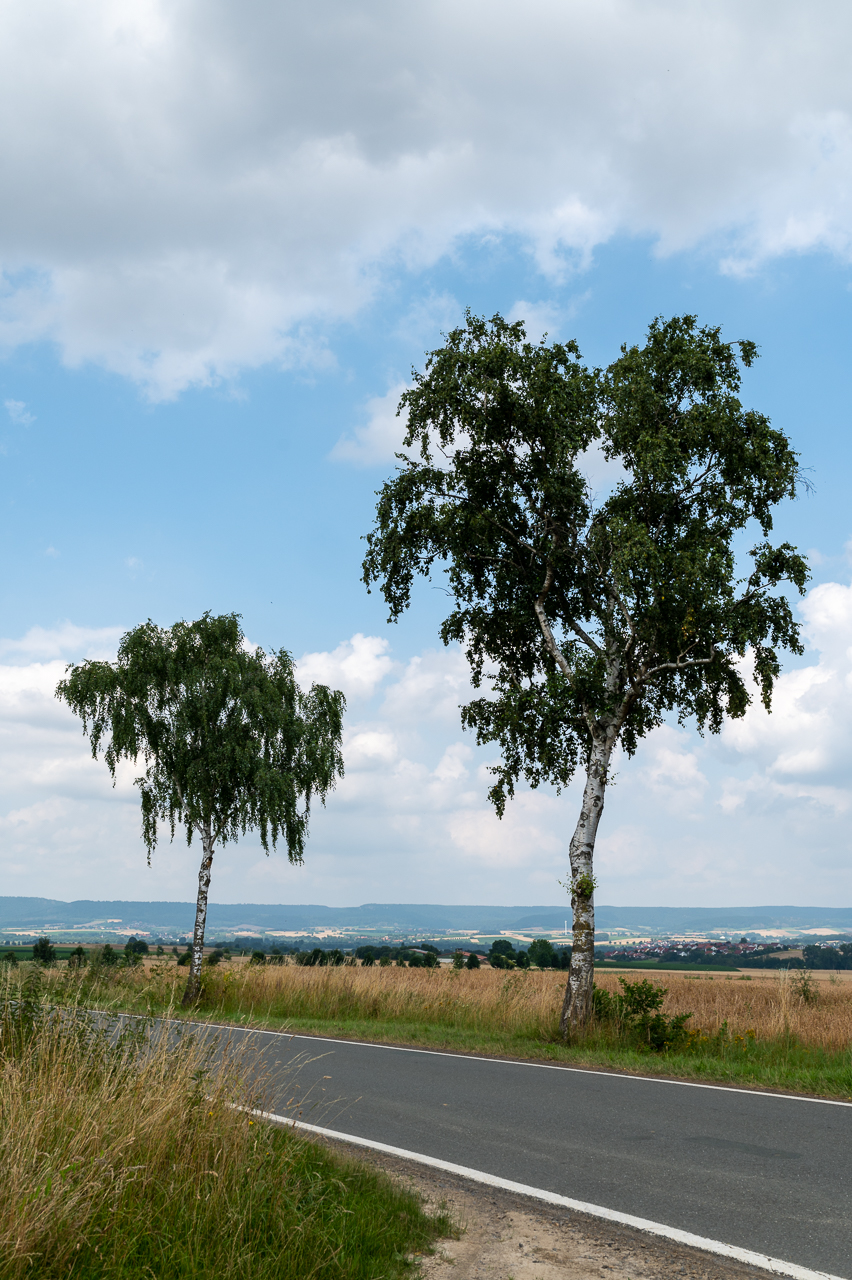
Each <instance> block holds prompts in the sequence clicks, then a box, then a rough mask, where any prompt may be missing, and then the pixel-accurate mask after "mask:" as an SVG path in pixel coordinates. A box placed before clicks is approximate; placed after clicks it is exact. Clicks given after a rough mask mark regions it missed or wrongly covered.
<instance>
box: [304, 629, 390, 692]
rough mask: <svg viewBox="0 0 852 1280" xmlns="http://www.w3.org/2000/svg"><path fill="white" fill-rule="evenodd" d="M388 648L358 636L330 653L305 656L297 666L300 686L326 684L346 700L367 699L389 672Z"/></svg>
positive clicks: (376, 640)
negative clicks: (347, 698) (344, 695)
mask: <svg viewBox="0 0 852 1280" xmlns="http://www.w3.org/2000/svg"><path fill="white" fill-rule="evenodd" d="M389 648H390V645H389V644H388V642H387V640H381V639H379V637H378V636H365V635H362V634H361V633H360V632H359V633H358V634H357V635H354V636H353V637H352V639H351V640H344V641H343V642H342V643H341V644H339V645H338V646H337V648H336V649H332V650H331V651H329V652H320V653H305V654H303V655H302V657H301V658H300V659H299V661H298V662H297V664H296V673H297V676H298V679H299V682H300V684H302V685H303V686H304V687H305V688H307V687H309V686H310V685H312V684H327V685H329V686H330V687H331V688H333V689H340V690H342V692H343V693H345V694H346V696H347V697H355V698H369V697H370V695H371V694H372V693H373V692H374V691H375V689H376V686H377V685H379V684H380V683H381V682H382V680H384V678H385V676H386V675H387V674H388V672H389V671H390V670H391V668H392V666H393V662H392V660H391V658H390V657H389V655H388V649H389Z"/></svg>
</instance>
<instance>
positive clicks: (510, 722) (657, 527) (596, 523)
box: [364, 313, 808, 813]
mask: <svg viewBox="0 0 852 1280" xmlns="http://www.w3.org/2000/svg"><path fill="white" fill-rule="evenodd" d="M756 354H757V353H756V348H755V346H754V344H753V343H750V342H739V343H725V342H723V341H722V339H721V336H720V331H719V329H718V328H713V327H700V326H699V325H698V323H697V321H696V319H695V317H694V316H682V317H676V318H675V319H672V320H668V321H663V320H655V321H654V322H653V323H652V324H651V326H650V328H649V330H648V335H647V340H646V343H645V345H644V346H642V347H630V348H627V347H623V348H622V350H621V355H620V356H619V358H618V359H617V360H616V361H615V362H614V363H613V364H612V365H610V366H609V368H608V369H607V370H605V371H600V370H592V369H588V368H586V367H585V366H584V365H583V364H582V363H581V359H580V354H579V351H578V348H577V346H576V344H575V343H573V342H569V343H567V344H560V343H553V344H547V343H546V342H544V341H542V342H541V343H538V344H533V343H530V342H528V341H527V340H526V336H525V332H524V328H523V325H522V324H520V323H518V324H509V323H507V322H506V321H505V320H504V319H503V318H502V317H501V316H499V315H497V316H495V317H494V318H493V319H492V320H491V321H490V322H489V321H486V320H483V319H479V318H478V317H476V316H473V315H471V314H470V313H468V315H467V320H466V324H465V325H464V326H463V327H462V328H459V329H455V330H453V332H452V333H450V334H449V336H448V338H447V341H446V344H445V346H444V347H443V348H441V349H439V350H436V351H433V352H432V353H431V354H430V355H429V357H428V359H427V362H426V367H425V372H423V373H420V372H416V371H415V372H414V375H413V377H414V386H413V387H412V388H411V390H409V391H407V392H406V393H405V394H404V395H403V397H402V401H401V404H400V409H401V410H405V411H407V414H408V430H407V434H406V437H405V449H406V451H407V452H406V453H405V454H404V455H402V454H401V455H399V458H400V465H399V468H398V470H397V473H396V475H395V476H394V477H393V478H392V479H390V480H388V481H387V482H386V483H385V485H384V486H383V487H382V490H381V492H380V494H379V501H378V507H377V516H376V525H375V528H374V529H373V531H372V532H371V533H370V535H369V537H368V540H367V542H368V549H367V555H366V558H365V561H364V580H365V582H366V584H367V585H368V587H369V586H371V585H372V584H373V583H378V584H380V586H381V590H382V593H383V595H384V597H385V600H386V601H387V604H388V608H389V612H390V618H391V619H392V620H395V619H397V618H398V617H399V616H400V614H401V613H402V612H403V611H404V610H405V609H406V608H407V607H408V605H409V603H410V598H411V591H412V586H413V583H414V580H415V578H416V577H417V576H418V575H424V576H429V575H430V574H431V573H432V572H433V570H440V571H441V572H443V573H445V574H446V581H447V585H448V588H449V592H448V594H449V596H450V599H451V600H452V607H451V610H450V612H449V614H448V616H447V617H446V619H445V621H444V623H443V625H442V627H441V637H442V639H443V641H444V642H445V643H446V644H449V643H451V642H453V641H457V642H459V643H460V644H462V645H463V646H464V648H465V651H466V653H467V657H468V659H469V662H470V665H471V670H472V675H473V681H474V684H475V685H479V684H480V683H481V682H482V680H483V679H484V678H485V673H486V672H488V673H489V675H488V682H489V683H490V684H491V685H492V694H491V695H490V696H488V697H484V698H480V699H476V700H474V701H473V702H471V703H470V704H468V706H467V707H465V708H464V709H463V712H462V719H463V722H464V724H465V725H466V726H467V727H468V728H471V729H473V730H475V732H476V734H477V738H478V740H479V741H480V742H481V743H498V744H499V745H500V748H501V751H502V757H503V759H502V764H501V765H500V766H498V767H497V768H496V770H495V772H496V776H497V780H496V782H495V785H494V786H493V787H492V789H491V793H490V794H491V798H492V800H493V802H494V804H495V805H496V807H497V810H498V812H499V813H502V812H503V809H504V806H505V803H506V798H507V796H510V795H512V794H513V789H514V784H515V782H516V780H517V779H518V778H519V777H520V776H523V777H525V778H526V779H527V781H528V782H529V783H530V785H532V786H538V785H539V784H540V783H542V782H550V783H552V784H553V785H554V786H555V787H557V789H559V788H562V787H564V786H565V785H567V783H568V782H569V781H570V779H571V777H572V776H573V774H574V772H575V770H576V768H577V767H578V765H585V764H586V763H587V762H588V761H589V759H590V755H591V751H592V747H593V743H594V742H595V741H596V740H597V736H599V735H600V734H601V733H602V732H603V731H604V728H605V727H606V726H609V731H610V739H611V737H612V734H614V735H615V736H616V737H619V738H620V740H621V742H622V744H623V746H624V748H625V750H626V751H627V753H628V754H632V753H633V752H634V751H635V750H636V746H637V743H638V741H639V739H640V738H642V737H643V736H644V735H645V734H647V733H648V732H649V731H650V730H651V729H652V728H654V726H656V725H659V724H660V723H661V722H662V720H663V719H664V717H665V716H666V715H667V714H668V713H670V712H675V713H676V715H677V717H678V718H679V719H680V720H685V719H686V718H688V717H694V719H695V721H696V722H697V724H698V726H699V728H701V729H704V728H709V729H710V730H711V731H713V732H716V731H718V730H719V728H720V727H721V724H722V721H723V718H724V716H725V715H732V716H741V715H742V714H743V713H744V712H745V710H746V708H747V706H748V705H749V702H750V700H751V693H750V688H749V684H748V676H747V673H746V671H745V670H744V667H743V663H742V659H743V657H744V656H745V655H746V654H747V653H750V654H751V655H752V657H753V660H754V670H755V673H756V677H757V680H758V684H759V687H760V694H761V698H762V700H763V702H764V704H765V705H766V706H767V707H769V705H770V699H771V693H772V687H773V683H774V680H775V678H776V677H777V675H778V673H779V670H780V658H779V651H780V650H782V649H789V650H791V651H792V652H794V653H800V652H801V651H802V650H801V644H800V641H799V628H798V625H797V623H796V622H795V621H794V619H793V614H792V610H791V607H790V604H789V601H788V598H787V594H786V591H785V589H784V584H788V583H789V584H792V585H793V587H794V588H795V589H797V590H799V591H803V590H804V586H805V583H806V581H807V577H808V571H807V566H806V564H805V561H804V560H803V558H802V557H801V556H800V555H798V553H797V552H796V551H795V549H794V548H793V547H791V546H790V545H789V544H787V543H783V544H781V545H770V543H769V542H768V541H767V540H766V539H767V537H768V535H769V533H770V531H771V528H772V511H773V508H774V507H775V506H776V505H777V504H778V503H779V502H781V501H782V500H783V499H785V498H792V497H793V496H794V495H795V494H796V492H797V490H798V488H799V487H800V486H801V474H800V471H799V464H798V459H797V457H796V454H795V453H794V452H793V450H792V449H791V448H790V445H789V442H788V441H787V439H786V437H785V436H784V434H783V433H782V432H781V431H779V430H777V429H776V428H773V427H772V426H771V425H770V423H769V421H768V419H767V418H765V417H764V416H763V415H762V414H760V413H757V412H755V411H752V410H747V409H744V408H743V406H742V404H741V403H740V400H739V398H738V396H739V391H740V376H741V375H740V367H741V366H745V367H746V368H747V367H749V366H750V365H751V364H752V362H753V361H754V359H755V357H756ZM589 448H597V449H599V450H600V451H601V452H602V453H603V455H604V457H605V458H606V459H607V460H609V461H610V462H612V463H613V464H616V465H618V466H620V467H621V469H622V478H621V479H620V480H619V481H618V482H617V483H616V484H615V487H614V490H613V492H612V493H611V494H610V495H609V496H608V497H605V498H604V499H603V500H602V501H597V500H596V499H595V495H594V493H593V491H592V489H591V487H590V485H589V484H588V482H587V481H586V479H585V478H584V475H583V466H584V454H585V451H586V450H587V449H589ZM752 523H756V524H757V525H758V526H759V529H760V538H759V539H758V541H757V542H756V543H755V545H753V547H752V549H751V551H750V553H749V556H750V562H751V563H750V567H749V568H747V569H746V570H745V571H744V572H740V571H739V569H738V566H737V562H736V555H735V547H737V546H738V545H740V539H741V535H742V533H743V531H744V530H746V529H747V528H748V527H749V526H750V525H752ZM779 586H780V587H781V590H777V588H778V587H779ZM608 740H609V739H608Z"/></svg>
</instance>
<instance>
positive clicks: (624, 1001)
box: [593, 978, 692, 1053]
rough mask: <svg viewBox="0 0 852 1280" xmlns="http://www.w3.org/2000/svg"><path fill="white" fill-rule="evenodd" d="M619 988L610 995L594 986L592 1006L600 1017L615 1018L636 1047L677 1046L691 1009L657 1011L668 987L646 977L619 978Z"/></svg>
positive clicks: (685, 1033)
mask: <svg viewBox="0 0 852 1280" xmlns="http://www.w3.org/2000/svg"><path fill="white" fill-rule="evenodd" d="M618 981H619V984H620V986H621V992H620V993H618V992H616V993H615V995H610V993H609V992H608V991H604V990H602V988H600V987H595V989H594V997H593V998H594V1010H595V1014H596V1016H597V1017H598V1018H599V1019H601V1020H606V1021H610V1022H615V1023H617V1024H620V1026H621V1027H622V1028H623V1029H624V1031H625V1032H626V1033H627V1035H628V1037H629V1038H630V1039H631V1040H633V1041H634V1043H635V1044H636V1046H637V1048H643V1049H647V1050H649V1051H651V1052H653V1053H664V1052H666V1051H667V1050H669V1049H678V1048H681V1047H682V1046H683V1045H684V1044H685V1043H686V1041H687V1040H688V1039H689V1032H688V1031H687V1029H686V1024H687V1022H688V1021H689V1019H690V1018H691V1017H692V1014H691V1013H679V1014H677V1015H676V1016H675V1017H672V1018H667V1017H666V1016H665V1014H663V1013H662V1012H661V1009H662V1004H663V1001H664V1000H665V998H666V995H667V993H668V987H657V986H655V985H654V983H653V982H649V981H648V979H647V978H643V979H642V980H641V981H639V982H628V980H627V979H626V978H619V979H618Z"/></svg>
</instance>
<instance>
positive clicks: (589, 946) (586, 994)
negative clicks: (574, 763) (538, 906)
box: [559, 735, 612, 1040]
mask: <svg viewBox="0 0 852 1280" xmlns="http://www.w3.org/2000/svg"><path fill="white" fill-rule="evenodd" d="M611 754H612V742H611V741H610V739H609V736H608V735H607V736H606V737H604V738H603V739H598V740H596V741H595V742H594V744H593V747H592V757H591V760H590V761H589V767H588V769H587V771H586V786H585V790H584V791H583V807H582V809H581V811H580V817H579V820H578V822H577V826H576V828H575V830H574V835H573V836H572V838H571V848H570V859H571V910H572V911H573V913H574V936H573V940H572V949H571V967H570V969H569V971H568V985H567V986H566V988H565V1000H564V1001H563V1004H562V1017H561V1018H560V1020H559V1030H560V1031H561V1033H562V1038H563V1039H564V1040H567V1039H568V1038H569V1036H570V1035H571V1034H573V1033H576V1032H578V1031H582V1030H583V1028H584V1027H585V1026H586V1024H587V1023H588V1021H589V1018H590V1017H591V1014H592V991H593V988H594V978H595V880H594V873H593V857H594V851H595V838H596V836H597V834H598V823H599V822H600V820H601V814H602V813H603V807H604V793H605V791H606V782H607V769H608V767H609V758H610V755H611Z"/></svg>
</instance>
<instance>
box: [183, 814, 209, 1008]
mask: <svg viewBox="0 0 852 1280" xmlns="http://www.w3.org/2000/svg"><path fill="white" fill-rule="evenodd" d="M201 846H202V849H203V851H204V852H203V856H202V859H201V866H200V868H199V871H198V898H197V900H196V904H195V929H194V930H193V934H192V959H191V960H190V962H189V978H188V979H187V983H186V990H185V991H184V993H183V1000H182V1001H181V1004H183V1005H189V1004H194V1003H195V1001H196V1000H197V999H198V997H199V995H200V994H201V961H202V960H203V958H204V929H205V927H206V925H207V891H208V890H209V888H210V868H211V867H212V865H213V831H212V828H211V825H210V823H209V822H205V823H204V825H203V827H202V828H201Z"/></svg>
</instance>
